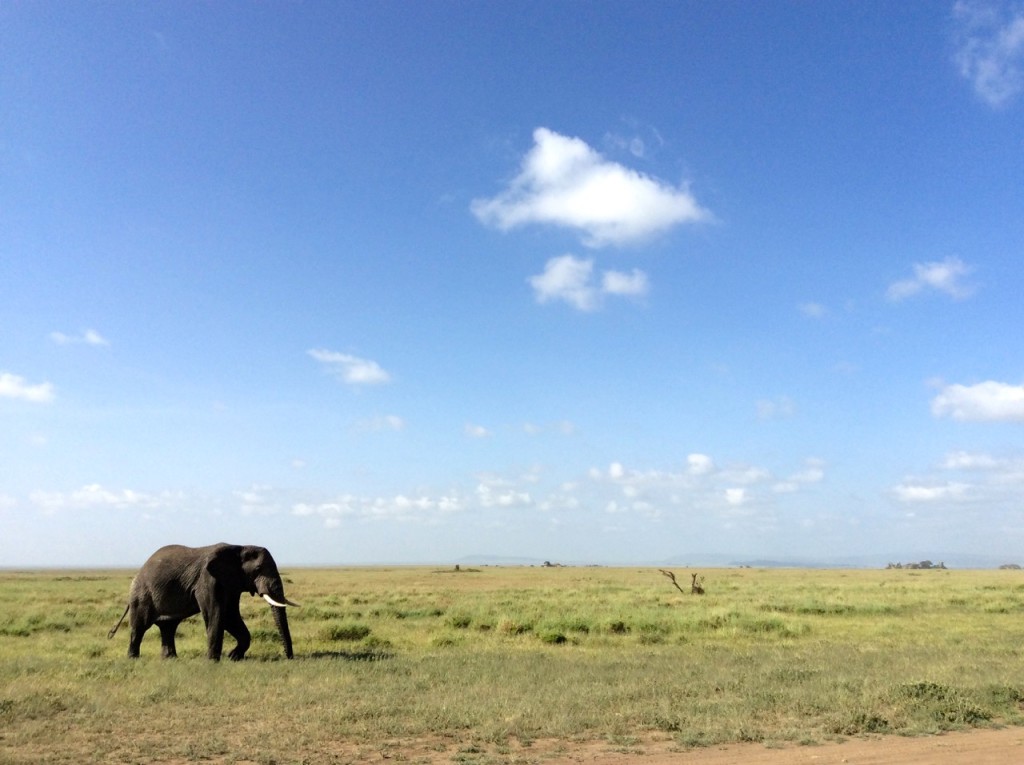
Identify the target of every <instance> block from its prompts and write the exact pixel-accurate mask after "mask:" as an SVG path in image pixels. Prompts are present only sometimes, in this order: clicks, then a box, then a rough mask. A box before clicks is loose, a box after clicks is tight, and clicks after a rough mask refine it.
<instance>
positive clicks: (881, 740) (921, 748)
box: [154, 728, 1024, 765]
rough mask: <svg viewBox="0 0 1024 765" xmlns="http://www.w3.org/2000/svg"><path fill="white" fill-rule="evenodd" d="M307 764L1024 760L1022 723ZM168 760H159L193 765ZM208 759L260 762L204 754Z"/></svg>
mask: <svg viewBox="0 0 1024 765" xmlns="http://www.w3.org/2000/svg"><path fill="white" fill-rule="evenodd" d="M296 761H297V762H303V763H316V764H319V763H332V764H334V765H341V764H342V763H387V765H393V763H418V764H419V765H451V764H452V763H455V764H456V765H533V764H536V765H581V764H584V765H1016V763H1021V762H1024V728H999V729H985V730H977V729H976V730H970V731H962V732H950V733H943V734H938V735H933V736H878V737H873V738H856V739H848V740H846V741H841V742H831V743H825V744H815V745H805V746H801V745H795V744H792V745H786V746H779V747H770V746H765V745H763V744H729V745H723V746H712V747H705V748H699V749H685V748H682V747H680V745H679V744H678V743H676V742H675V741H672V740H671V739H648V740H645V741H637V742H635V743H630V744H615V743H610V742H607V741H594V742H578V743H577V742H566V741H553V740H552V741H534V742H531V743H530V744H528V745H520V744H512V745H510V746H507V747H494V746H493V745H487V746H479V745H473V744H459V743H455V742H452V741H451V740H431V741H415V742H396V741H390V742H385V743H381V744H377V745H367V744H363V745H347V744H345V743H343V742H322V743H321V744H319V745H317V746H313V747H310V749H309V750H307V751H305V752H296ZM188 762H189V761H186V760H166V761H160V762H156V763H154V765H188ZM203 762H204V764H206V765H224V763H228V762H230V763H233V764H234V765H258V764H257V763H255V762H246V761H239V760H236V759H234V758H230V759H224V760H210V759H204V760H203Z"/></svg>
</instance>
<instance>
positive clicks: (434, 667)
mask: <svg viewBox="0 0 1024 765" xmlns="http://www.w3.org/2000/svg"><path fill="white" fill-rule="evenodd" d="M133 573H134V572H131V571H109V572H107V571H103V572H101V571H81V572H70V571H60V572H52V571H50V572H0V762H2V763H41V762H50V763H81V762H109V763H154V762H165V763H168V762H173V763H186V762H208V761H214V762H224V763H231V762H247V763H248V762H254V763H263V764H264V765H269V764H270V763H333V762H339V763H340V762H351V761H356V760H359V759H365V758H367V757H368V756H369V755H370V754H375V756H376V757H377V758H378V759H379V758H380V757H381V756H382V755H383V756H384V757H387V758H391V759H398V760H405V761H416V759H417V758H416V755H415V754H410V753H411V752H417V751H418V752H424V751H433V752H435V755H434V756H432V757H431V758H430V759H431V760H432V761H434V762H436V761H437V759H438V755H440V756H441V758H442V759H445V760H447V761H450V762H460V763H490V762H527V761H530V755H529V752H530V749H529V745H530V743H531V742H534V741H539V740H545V741H550V740H552V739H554V740H560V741H564V742H566V744H567V745H571V744H572V743H579V742H585V741H592V740H603V741H608V742H612V743H615V744H618V745H621V746H623V747H629V746H635V745H637V742H641V741H643V740H645V739H649V738H650V737H651V736H658V737H661V739H662V740H669V741H671V742H672V744H673V745H674V746H678V747H679V748H680V749H683V748H689V747H701V746H707V745H711V744H718V743H722V742H742V741H746V742H763V743H765V744H767V745H775V744H783V743H789V744H794V745H798V744H813V743H820V742H824V741H830V740H835V739H837V738H842V737H851V736H860V735H867V734H871V735H875V734H916V733H927V732H936V731H941V730H949V729H963V728H970V727H989V726H996V725H1024V714H1022V701H1024V661H1022V644H1024V572H1020V571H956V570H929V571H914V570H886V571H866V570H858V571H829V570H812V571H809V570H784V569H777V570H776V569H772V570H759V569H729V570H726V569H720V570H705V571H703V572H702V573H703V574H704V576H705V581H704V586H705V589H706V591H707V594H705V595H704V596H691V595H684V594H681V593H680V592H678V591H677V590H675V589H673V588H672V586H671V583H670V582H669V581H668V580H667V579H666V578H665V577H663V576H661V575H660V574H659V573H658V570H657V569H653V568H651V569H648V568H628V569H627V568H622V569H609V568H490V567H485V568H481V569H479V570H466V569H465V568H464V569H463V570H462V571H458V572H456V571H455V570H454V569H440V568H419V567H415V568H358V569H357V568H339V569H316V570H314V569H291V570H285V571H284V576H285V581H286V588H287V594H288V597H289V598H291V599H292V600H295V601H297V602H299V603H301V604H302V607H301V608H297V609H290V611H289V614H290V621H291V632H292V637H293V640H294V645H295V654H296V658H295V659H294V660H293V661H286V660H284V659H283V656H282V651H281V647H280V644H279V643H278V638H277V633H276V630H275V628H274V625H273V621H272V619H271V615H270V611H269V609H268V608H267V607H266V605H265V604H263V603H262V601H258V600H256V599H252V598H249V597H247V596H243V599H242V609H243V615H244V617H245V619H246V622H247V624H248V625H249V628H250V630H251V631H252V634H253V645H252V648H251V649H250V651H249V654H248V657H247V659H246V660H245V661H244V662H241V663H232V662H228V661H224V662H221V663H219V664H217V663H213V662H209V661H208V660H207V659H206V658H205V650H206V649H205V635H204V632H203V624H202V620H201V618H199V617H194V618H193V619H191V620H189V621H187V622H185V623H183V624H182V626H181V628H180V629H179V632H178V654H179V658H178V659H177V660H161V659H160V658H159V653H160V639H159V632H158V631H157V630H156V629H155V628H154V629H152V630H150V632H149V633H147V635H146V639H145V640H144V641H143V643H142V658H141V659H139V660H137V661H132V660H129V659H127V658H126V656H125V654H126V650H127V642H128V635H127V629H126V628H125V627H123V626H122V629H121V631H120V632H119V633H118V634H117V635H116V636H115V638H114V639H113V640H108V639H107V631H108V630H109V629H110V627H111V626H113V624H114V622H116V621H117V618H118V617H119V616H120V614H121V612H122V611H123V609H124V603H125V598H126V594H127V591H128V586H129V583H130V581H131V578H132V575H133ZM676 573H677V574H679V577H680V580H685V581H686V583H687V584H688V582H689V577H688V576H687V575H686V574H687V572H686V571H683V570H678V571H677V572H676ZM233 644H234V641H233V640H232V639H231V638H230V637H228V638H226V642H225V648H226V649H227V648H229V647H230V646H232V645H233ZM413 744H415V746H412V745H413Z"/></svg>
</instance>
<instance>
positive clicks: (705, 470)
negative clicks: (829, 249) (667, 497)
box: [686, 454, 715, 475]
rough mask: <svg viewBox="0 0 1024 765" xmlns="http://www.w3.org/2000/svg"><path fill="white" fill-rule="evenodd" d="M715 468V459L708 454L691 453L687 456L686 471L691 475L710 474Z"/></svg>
mask: <svg viewBox="0 0 1024 765" xmlns="http://www.w3.org/2000/svg"><path fill="white" fill-rule="evenodd" d="M714 469H715V461H714V460H713V459H711V458H710V457H709V456H708V455H706V454H690V455H687V457H686V472H687V473H689V474H690V475H708V474H709V473H711V472H712V471H714Z"/></svg>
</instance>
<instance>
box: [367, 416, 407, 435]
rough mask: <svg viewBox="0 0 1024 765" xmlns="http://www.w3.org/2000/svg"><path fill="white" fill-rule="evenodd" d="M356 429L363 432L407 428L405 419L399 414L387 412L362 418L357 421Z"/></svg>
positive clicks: (380, 431)
mask: <svg viewBox="0 0 1024 765" xmlns="http://www.w3.org/2000/svg"><path fill="white" fill-rule="evenodd" d="M355 429H356V430H357V431H359V432H361V433H382V432H385V431H399V430H405V420H404V419H403V418H401V417H399V416H398V415H397V414H385V415H381V416H379V417H371V418H369V419H366V420H360V421H359V422H357V423H356V425H355Z"/></svg>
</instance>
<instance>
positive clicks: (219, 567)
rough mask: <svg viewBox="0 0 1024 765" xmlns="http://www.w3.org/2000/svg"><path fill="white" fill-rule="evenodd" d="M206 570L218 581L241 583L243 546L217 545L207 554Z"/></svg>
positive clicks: (232, 583)
mask: <svg viewBox="0 0 1024 765" xmlns="http://www.w3.org/2000/svg"><path fill="white" fill-rule="evenodd" d="M206 570H207V572H208V573H209V574H210V576H212V577H213V578H214V580H215V581H217V582H220V583H222V584H225V585H229V584H231V585H239V583H240V582H241V575H242V548H241V547H239V546H238V545H219V546H217V547H215V548H214V549H213V550H212V551H211V552H210V554H209V556H207V559H206Z"/></svg>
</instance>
